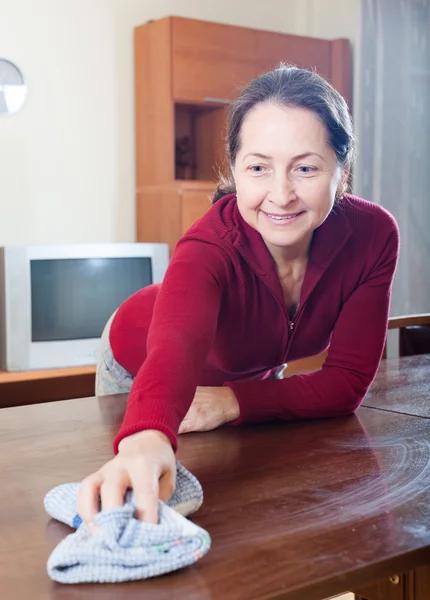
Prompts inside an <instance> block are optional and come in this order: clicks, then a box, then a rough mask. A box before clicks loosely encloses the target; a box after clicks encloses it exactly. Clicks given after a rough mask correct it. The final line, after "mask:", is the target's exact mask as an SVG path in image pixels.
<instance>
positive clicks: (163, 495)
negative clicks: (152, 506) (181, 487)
mask: <svg viewBox="0 0 430 600" xmlns="http://www.w3.org/2000/svg"><path fill="white" fill-rule="evenodd" d="M175 486H176V469H175V470H174V471H166V473H164V475H162V476H161V477H160V481H159V497H160V500H162V501H163V502H166V503H167V502H168V501H169V500H170V498H171V497H172V496H173V492H174V491H175Z"/></svg>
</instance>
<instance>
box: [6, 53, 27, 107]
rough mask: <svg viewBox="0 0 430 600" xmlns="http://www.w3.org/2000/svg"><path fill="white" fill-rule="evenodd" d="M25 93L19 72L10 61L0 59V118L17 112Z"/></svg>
mask: <svg viewBox="0 0 430 600" xmlns="http://www.w3.org/2000/svg"><path fill="white" fill-rule="evenodd" d="M26 93H27V86H26V84H25V81H24V77H23V76H22V73H21V71H20V70H19V69H18V67H17V66H16V65H14V64H13V63H12V62H10V60H6V59H5V58H0V117H2V116H4V115H12V114H13V113H16V112H18V111H19V110H20V108H21V107H22V105H23V104H24V101H25V96H26Z"/></svg>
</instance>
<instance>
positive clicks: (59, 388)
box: [0, 367, 96, 408]
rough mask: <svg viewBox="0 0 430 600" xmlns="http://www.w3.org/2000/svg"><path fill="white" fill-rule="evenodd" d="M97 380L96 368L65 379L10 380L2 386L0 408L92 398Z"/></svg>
mask: <svg viewBox="0 0 430 600" xmlns="http://www.w3.org/2000/svg"><path fill="white" fill-rule="evenodd" d="M64 370H65V369H64ZM95 378H96V375H95V367H92V368H91V369H88V371H82V372H81V373H79V372H76V374H75V375H65V376H63V377H62V376H60V375H58V376H57V377H52V378H40V379H34V380H31V379H25V378H23V379H21V380H15V381H14V380H10V381H8V382H7V383H1V384H0V408H7V407H10V406H23V405H27V404H39V403H41V402H52V401H55V400H68V399H70V398H85V397H87V396H92V395H94V391H95Z"/></svg>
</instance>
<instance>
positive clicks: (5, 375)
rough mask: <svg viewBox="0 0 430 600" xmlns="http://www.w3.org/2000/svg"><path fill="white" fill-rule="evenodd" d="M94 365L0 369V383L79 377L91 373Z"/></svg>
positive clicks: (93, 371) (94, 367)
mask: <svg viewBox="0 0 430 600" xmlns="http://www.w3.org/2000/svg"><path fill="white" fill-rule="evenodd" d="M95 372H96V366H95V365H88V366H85V367H69V368H65V369H40V370H33V371H0V384H3V383H16V382H20V381H36V380H37V379H63V378H66V377H80V376H81V375H93V374H94V373H95Z"/></svg>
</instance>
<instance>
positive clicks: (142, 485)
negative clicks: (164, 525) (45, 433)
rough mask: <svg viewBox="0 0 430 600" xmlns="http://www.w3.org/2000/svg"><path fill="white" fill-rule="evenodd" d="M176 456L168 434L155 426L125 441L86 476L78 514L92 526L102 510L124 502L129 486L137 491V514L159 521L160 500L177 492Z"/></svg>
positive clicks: (135, 495) (148, 519) (81, 486)
mask: <svg viewBox="0 0 430 600" xmlns="http://www.w3.org/2000/svg"><path fill="white" fill-rule="evenodd" d="M175 485H176V459H175V454H174V452H173V449H172V446H171V443H170V440H169V439H168V437H167V436H166V435H165V434H164V433H162V432H160V431H156V430H153V429H150V430H145V431H140V432H139V433H135V434H133V435H130V436H129V437H126V438H124V439H123V440H121V442H120V444H119V447H118V454H117V455H116V456H115V457H114V458H113V459H112V460H110V461H109V462H107V463H106V464H105V465H103V467H102V468H101V469H99V470H98V471H96V472H95V473H93V474H92V475H89V476H88V477H86V478H85V479H84V480H83V481H82V483H81V485H80V487H79V494H78V514H79V516H80V517H81V518H82V520H83V521H84V522H85V523H86V524H87V525H88V527H89V528H90V529H93V530H94V528H95V527H94V523H93V518H94V517H95V515H96V513H97V512H98V511H99V497H100V498H101V508H102V510H108V509H110V508H114V507H117V506H122V505H123V504H124V496H125V493H126V491H127V489H128V488H132V489H133V491H134V498H135V502H136V508H137V517H138V518H139V519H141V520H143V521H146V522H148V523H158V499H159V498H160V499H161V500H163V501H164V502H167V501H168V500H169V499H170V497H171V496H172V494H173V492H174V491H175Z"/></svg>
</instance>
